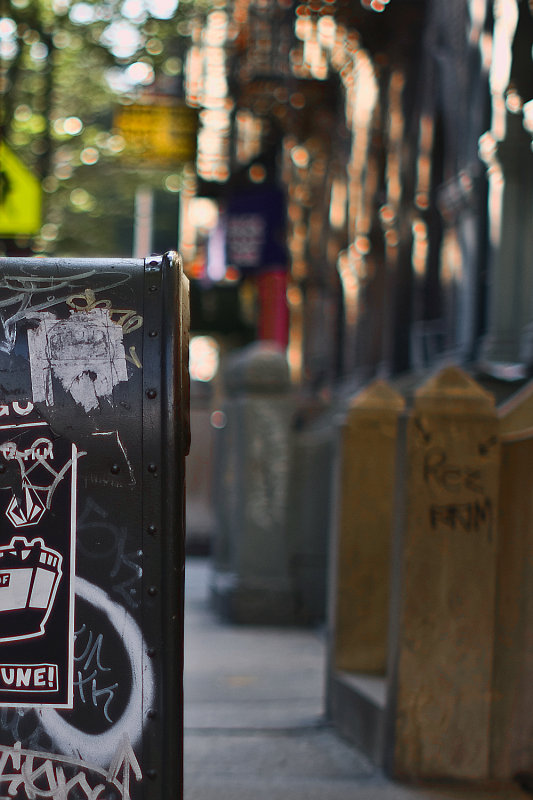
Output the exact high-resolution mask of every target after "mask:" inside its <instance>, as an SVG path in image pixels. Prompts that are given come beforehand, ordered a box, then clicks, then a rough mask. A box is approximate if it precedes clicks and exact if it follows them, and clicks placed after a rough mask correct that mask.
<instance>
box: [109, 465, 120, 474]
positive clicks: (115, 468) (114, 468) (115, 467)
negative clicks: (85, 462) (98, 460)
mask: <svg viewBox="0 0 533 800" xmlns="http://www.w3.org/2000/svg"><path fill="white" fill-rule="evenodd" d="M111 472H112V473H113V475H118V473H119V472H120V467H119V465H118V464H112V465H111Z"/></svg>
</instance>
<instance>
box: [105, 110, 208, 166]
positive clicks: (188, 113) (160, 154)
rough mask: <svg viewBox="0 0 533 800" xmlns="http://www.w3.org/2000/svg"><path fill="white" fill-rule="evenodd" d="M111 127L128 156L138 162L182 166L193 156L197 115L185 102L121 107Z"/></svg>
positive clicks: (194, 153)
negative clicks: (114, 128) (123, 141)
mask: <svg viewBox="0 0 533 800" xmlns="http://www.w3.org/2000/svg"><path fill="white" fill-rule="evenodd" d="M114 124H115V127H116V128H117V129H118V131H119V133H120V134H121V135H122V136H123V137H124V139H125V140H126V144H127V145H128V150H129V153H130V154H132V155H133V154H134V155H136V156H138V157H139V158H141V159H143V158H145V159H147V160H150V161H162V162H167V163H168V162H170V163H184V162H187V161H192V160H193V159H194V157H195V155H196V134H197V130H198V114H197V112H196V111H195V110H194V109H192V108H189V106H187V105H185V103H181V104H180V105H160V104H155V103H154V104H148V103H145V104H141V103H135V104H133V105H131V106H122V107H121V108H120V110H118V111H117V112H116V113H115V120H114Z"/></svg>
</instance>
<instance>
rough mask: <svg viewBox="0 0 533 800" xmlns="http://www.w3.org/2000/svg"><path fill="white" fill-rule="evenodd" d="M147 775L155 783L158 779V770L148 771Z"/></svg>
mask: <svg viewBox="0 0 533 800" xmlns="http://www.w3.org/2000/svg"><path fill="white" fill-rule="evenodd" d="M146 774H147V776H148V777H149V778H150V780H151V781H155V779H156V778H157V770H155V769H147V770H146Z"/></svg>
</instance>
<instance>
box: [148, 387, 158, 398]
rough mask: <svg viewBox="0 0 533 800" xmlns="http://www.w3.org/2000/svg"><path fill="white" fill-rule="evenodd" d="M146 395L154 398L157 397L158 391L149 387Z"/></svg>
mask: <svg viewBox="0 0 533 800" xmlns="http://www.w3.org/2000/svg"><path fill="white" fill-rule="evenodd" d="M146 396H147V397H149V398H150V400H153V399H154V398H155V397H157V392H156V390H155V389H148V391H147V392H146Z"/></svg>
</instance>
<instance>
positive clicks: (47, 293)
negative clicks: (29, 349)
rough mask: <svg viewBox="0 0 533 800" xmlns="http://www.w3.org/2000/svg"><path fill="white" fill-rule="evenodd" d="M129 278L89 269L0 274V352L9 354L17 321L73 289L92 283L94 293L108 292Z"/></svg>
mask: <svg viewBox="0 0 533 800" xmlns="http://www.w3.org/2000/svg"><path fill="white" fill-rule="evenodd" d="M128 280H129V275H127V274H126V273H123V272H100V271H98V272H97V271H96V270H89V271H88V272H81V273H78V274H72V275H64V276H62V277H55V278H54V277H52V276H42V277H37V276H36V275H3V276H1V277H0V293H1V299H0V352H4V353H11V352H12V350H13V348H14V347H15V343H16V340H17V323H18V322H20V321H21V320H23V319H34V318H35V317H38V316H40V312H43V311H45V310H46V309H49V308H53V307H55V306H59V305H61V304H62V303H65V302H67V301H68V298H69V297H70V296H71V295H72V292H73V291H75V290H76V289H79V288H81V287H84V286H85V285H86V284H87V282H88V281H90V282H91V285H92V288H93V292H94V293H96V294H99V293H100V292H105V291H108V290H109V289H112V288H113V287H115V286H120V285H121V284H123V283H125V282H126V281H128Z"/></svg>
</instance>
